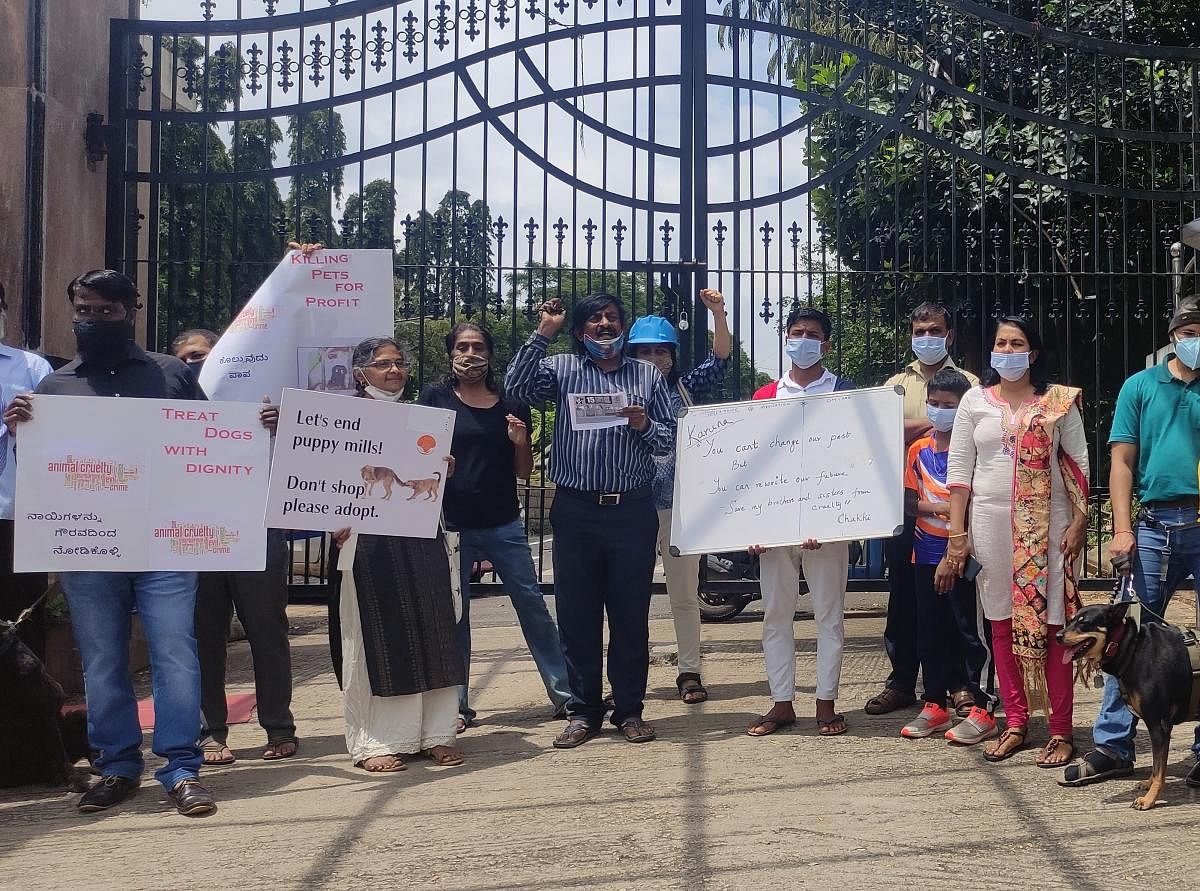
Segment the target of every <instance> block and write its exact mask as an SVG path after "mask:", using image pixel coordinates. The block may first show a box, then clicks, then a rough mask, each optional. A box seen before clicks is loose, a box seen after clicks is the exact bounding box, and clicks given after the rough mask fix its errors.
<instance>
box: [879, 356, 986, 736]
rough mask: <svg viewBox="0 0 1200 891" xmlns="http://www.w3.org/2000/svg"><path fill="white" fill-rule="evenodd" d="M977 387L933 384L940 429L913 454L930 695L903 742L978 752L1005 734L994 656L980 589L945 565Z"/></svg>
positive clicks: (944, 375) (908, 470) (916, 550)
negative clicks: (957, 420) (958, 463)
mask: <svg viewBox="0 0 1200 891" xmlns="http://www.w3.org/2000/svg"><path fill="white" fill-rule="evenodd" d="M970 387H971V383H970V381H968V380H967V378H966V377H965V376H964V375H963V374H962V373H961V372H959V371H958V370H956V369H953V368H943V369H941V370H940V371H938V372H937V373H935V374H934V376H933V377H932V378H930V380H929V384H928V386H927V388H926V400H925V403H926V413H927V415H928V417H929V423H930V424H931V425H932V428H933V429H932V430H931V431H930V432H929V434H928V435H927V436H925V437H923V438H921V439H918V440H917V441H915V442H914V443H913V444H912V445H911V446H910V447H909V449H908V459H907V461H906V462H905V469H904V506H905V512H906V513H907V515H908V516H911V517H915V518H916V528H915V531H914V533H913V563H914V564H915V566H914V570H915V580H916V601H917V604H916V605H917V654H918V657H919V658H920V662H921V673H922V676H923V678H924V681H925V693H924V696H923V697H922V698H923V699H924V708H923V709H922V710H921V713H920V714H919V715H917V717H916V718H914V719H913V720H912V721H911V722H909V723H908V724H906V725H905V726H904V728H903V729H902V730H901V731H900V735H901V736H904V737H907V738H909V739H922V738H925V737H928V736H932V735H934V734H935V733H942V732H943V731H944V732H945V736H946V739H948V740H950V742H952V743H958V744H960V745H974V744H976V743H980V742H983V741H984V740H986V739H992V738H993V737H995V736H996V735H997V734H998V733H999V729H998V728H997V727H996V720H995V718H993V717H992V711H993V709H994V708H995V702H996V699H995V696H994V695H992V692H993V687H994V684H993V681H992V659H991V651H990V648H989V646H988V644H987V643H985V641H986V638H987V634H986V632H984V633H981V632H980V628H979V622H978V612H977V610H976V602H975V601H976V592H975V583H974V581H970V580H967V579H965V578H959V576H958V573H957V572H955V571H953V569H952V568H951V567H950V566H949V565H948V564H947V562H946V544H947V541H948V537H949V529H948V526H949V517H950V490H949V488H948V486H947V484H946V473H947V458H948V455H949V452H950V434H951V431H952V430H953V428H954V415H955V412H956V411H957V410H958V403H959V400H960V399H962V396H963V394H964V393H966V392H967V390H969V389H970ZM948 706H949V708H948ZM958 708H963V709H964V710H965V711H966V715H965V720H963V721H962V722H961V723H960V724H958V726H956V727H953V728H951V723H952V718H951V711H950V709H954V710H956V711H957V709H958Z"/></svg>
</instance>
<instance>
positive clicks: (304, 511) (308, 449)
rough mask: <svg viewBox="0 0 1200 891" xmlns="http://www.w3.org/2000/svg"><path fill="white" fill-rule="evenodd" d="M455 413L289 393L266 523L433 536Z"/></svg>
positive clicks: (285, 397)
mask: <svg viewBox="0 0 1200 891" xmlns="http://www.w3.org/2000/svg"><path fill="white" fill-rule="evenodd" d="M453 434H454V412H452V411H447V410H446V409H442V408H430V407H428V406H424V405H408V404H404V403H396V402H377V401H375V400H373V399H358V398H355V397H353V396H335V395H333V394H331V393H320V392H315V391H306V390H291V389H289V390H284V391H283V402H282V404H281V405H280V407H279V431H278V433H277V435H276V437H275V456H274V461H273V463H272V466H271V484H270V489H269V492H268V494H267V516H266V525H268V526H271V527H272V528H283V529H314V530H320V531H323V532H333V531H334V530H337V529H344V528H347V527H349V528H350V529H353V530H354V531H355V532H366V533H371V534H375V535H404V536H409V537H412V538H433V537H434V535H436V534H437V527H438V519H439V517H440V516H441V513H442V494H443V493H444V492H445V488H446V487H445V483H446V474H447V469H448V468H447V463H446V456H447V455H448V454H450V440H451V438H452V437H453Z"/></svg>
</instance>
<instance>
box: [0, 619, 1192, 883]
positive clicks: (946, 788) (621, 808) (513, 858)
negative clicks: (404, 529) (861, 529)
mask: <svg viewBox="0 0 1200 891" xmlns="http://www.w3.org/2000/svg"><path fill="white" fill-rule="evenodd" d="M476 606H477V607H478V609H477V610H476V616H477V619H478V621H477V623H476V624H477V632H476V639H475V640H476V647H477V651H476V667H475V673H474V684H475V694H474V701H475V703H476V705H477V706H478V707H479V709H480V711H481V715H482V719H483V724H482V726H480V727H479V728H478V729H475V730H472V731H470V732H469V733H468V734H467V735H466V736H464V737H463V740H462V745H463V748H464V750H465V752H466V754H467V763H466V765H465V766H463V767H461V768H457V769H445V768H435V767H432V766H426V765H425V764H414V765H413V766H412V767H410V768H409V770H408V771H406V772H404V773H400V774H393V775H388V776H383V777H379V776H368V775H366V774H364V773H362V772H361V771H358V770H355V769H354V768H353V767H352V766H351V765H350V764H349V762H348V759H347V757H346V755H345V753H344V752H345V750H344V741H343V739H342V735H341V734H342V724H341V713H340V703H339V699H338V691H337V687H336V685H335V684H334V682H333V678H332V674H331V672H330V671H329V670H328V656H327V651H326V645H325V639H324V636H323V628H322V625H321V618H320V615H319V611H318V610H316V609H314V608H311V607H299V608H296V609H295V611H294V625H295V631H296V635H295V637H294V638H293V648H294V653H295V657H296V672H297V681H298V685H297V690H296V713H297V717H298V719H299V723H300V732H301V735H302V736H303V737H304V742H303V748H302V757H300V758H297V759H296V760H293V761H284V762H280V763H275V764H265V763H263V762H260V761H256V760H254V759H255V756H256V754H257V750H258V747H259V746H260V744H261V742H262V740H261V738H260V731H259V730H258V729H257V727H255V726H253V725H241V726H238V727H235V728H234V730H233V733H232V736H231V739H230V741H231V743H232V745H233V746H234V747H235V749H236V750H237V752H238V754H239V756H240V757H241V758H242V760H241V761H240V762H239V763H238V764H237V765H235V766H233V767H230V768H226V769H223V770H214V771H211V772H208V773H207V774H206V779H207V781H208V782H209V783H210V785H211V786H212V788H213V789H214V791H215V792H216V794H217V796H218V798H219V800H220V810H219V812H218V813H217V814H216V815H214V816H213V817H210V818H207V819H204V820H199V821H188V820H186V819H185V818H183V817H179V816H176V815H174V814H173V813H172V812H169V811H168V810H167V809H166V806H165V802H164V797H163V795H162V794H161V793H160V792H158V790H157V789H155V788H154V787H153V785H152V784H150V783H147V784H146V785H145V786H143V789H142V792H141V794H140V795H139V796H138V797H137V798H135V799H134V800H132V801H131V802H129V803H128V805H127V806H125V807H123V808H122V809H121V811H120V812H119V813H115V814H112V815H110V816H107V817H104V818H95V817H81V816H79V815H77V814H76V813H75V811H74V808H73V806H72V805H73V801H74V797H73V796H71V795H68V794H66V793H59V792H51V791H46V790H41V789H21V790H8V791H4V792H3V793H0V887H14V888H18V887H19V888H22V889H25V888H62V887H71V888H80V889H82V888H120V889H122V891H133V889H142V888H183V887H233V886H237V887H243V888H245V887H250V888H259V887H272V888H279V887H284V888H293V887H296V888H299V887H328V888H347V889H349V888H355V889H358V888H364V887H387V888H391V887H404V888H406V889H424V888H438V889H444V888H455V889H457V888H463V889H499V888H532V889H542V888H545V889H560V888H585V887H587V888H596V887H613V888H635V887H636V888H653V889H657V888H681V889H682V888H687V889H697V888H700V889H710V888H711V889H727V888H728V889H735V888H736V889H743V888H746V887H748V886H751V885H760V884H772V885H774V884H785V885H793V886H799V887H805V888H808V887H812V888H823V889H829V888H834V889H837V888H844V887H860V888H885V887H898V886H910V885H915V886H924V887H927V886H931V885H935V884H937V885H945V886H947V887H953V888H959V887H969V888H997V889H999V888H1011V887H1012V886H1014V885H1018V886H1020V885H1026V884H1028V885H1033V886H1035V887H1040V888H1070V889H1083V891H1090V889H1107V888H1114V889H1116V888H1121V889H1124V888H1126V887H1128V886H1129V885H1130V884H1131V883H1136V884H1138V885H1143V884H1145V885H1149V884H1153V885H1160V886H1162V887H1182V886H1184V885H1185V884H1186V883H1187V882H1188V881H1189V880H1188V879H1186V878H1185V877H1186V875H1189V874H1191V873H1192V872H1193V871H1194V869H1195V851H1196V844H1195V831H1196V830H1195V827H1196V824H1197V820H1198V819H1200V796H1198V795H1197V793H1196V791H1194V790H1190V789H1187V788H1186V787H1185V786H1184V784H1183V781H1182V775H1183V772H1184V771H1185V770H1186V769H1187V767H1188V764H1189V763H1190V762H1189V760H1188V753H1187V743H1188V741H1189V737H1190V733H1189V732H1186V730H1184V729H1181V731H1180V732H1177V733H1176V737H1175V741H1174V744H1173V746H1172V754H1171V769H1170V773H1171V781H1170V784H1169V786H1168V787H1167V790H1166V793H1165V795H1164V803H1163V804H1162V805H1161V806H1159V807H1156V808H1155V809H1154V810H1153V811H1150V812H1148V813H1138V812H1135V811H1132V810H1130V809H1129V803H1130V802H1131V801H1132V799H1133V798H1134V797H1135V792H1134V781H1133V780H1121V781H1117V782H1113V783H1110V784H1107V785H1104V786H1100V787H1094V788H1091V789H1084V790H1064V789H1060V788H1059V787H1058V786H1057V785H1055V783H1054V778H1055V773H1053V772H1049V771H1041V770H1037V769H1036V768H1035V767H1034V765H1033V752H1032V751H1029V752H1025V753H1022V754H1021V755H1019V756H1018V757H1016V758H1014V759H1013V760H1011V761H1009V762H1007V763H1005V764H1002V765H999V766H992V765H988V764H986V763H985V762H984V761H983V760H982V758H981V757H980V755H979V753H978V751H976V750H959V749H951V748H949V747H948V746H947V745H945V743H944V742H942V741H940V740H933V739H931V740H924V741H907V740H903V739H901V738H900V737H899V736H898V735H897V731H898V729H899V726H900V724H901V723H903V720H904V718H907V714H906V715H903V716H901V717H898V718H897V717H893V716H886V717H878V718H872V717H869V716H866V715H864V714H863V712H862V711H861V703H862V702H863V701H864V700H865V699H866V698H867V697H868V696H869V695H870V694H872V693H873V692H875V690H876V688H877V686H878V685H879V683H880V681H881V680H882V678H883V677H884V675H885V673H886V667H885V666H886V660H885V659H884V656H883V653H882V651H881V649H880V647H879V635H880V632H881V629H882V620H881V619H879V618H877V617H873V618H858V617H854V618H851V619H850V620H849V621H848V623H847V659H846V666H845V672H844V676H843V687H842V695H843V700H842V705H843V708H844V710H845V712H846V714H847V718H848V720H849V724H850V732H849V734H848V735H846V736H844V737H840V738H837V739H823V738H819V737H817V736H816V735H815V728H814V726H813V720H812V715H813V699H812V696H813V691H812V677H813V670H814V642H813V629H812V623H811V622H810V621H801V622H799V623H798V624H797V628H798V631H799V634H800V638H801V639H800V641H799V643H798V646H797V651H798V656H797V659H798V665H799V677H800V682H801V688H802V689H801V693H800V697H799V700H798V703H797V706H798V711H799V714H800V716H801V720H800V723H799V725H798V727H797V728H796V729H795V730H793V731H791V732H781V733H779V734H777V735H775V736H773V737H769V738H766V739H751V738H749V737H747V736H745V735H744V733H743V728H744V727H745V726H746V724H747V722H748V721H749V720H750V719H751V718H752V717H753V716H754V715H756V714H758V713H760V712H761V711H762V710H763V709H764V708H765V707H766V705H767V701H766V685H765V683H764V682H763V679H762V661H761V652H760V649H759V645H758V634H759V627H760V626H759V624H758V622H757V621H756V617H755V616H754V615H749V616H747V617H746V618H745V619H744V620H741V621H736V622H733V623H730V624H725V625H717V626H711V625H710V626H705V629H704V642H705V659H706V663H705V679H706V681H707V682H708V683H709V686H710V689H711V691H712V694H713V700H712V701H710V702H709V703H707V704H705V705H703V706H700V707H694V708H688V707H685V706H684V705H682V704H681V703H680V702H678V700H677V699H675V698H674V696H673V693H674V690H673V681H674V676H675V670H674V668H673V667H672V666H670V665H655V666H654V667H653V668H652V669H651V678H650V682H651V693H650V697H649V702H648V705H647V718H648V719H650V720H651V721H652V722H653V723H654V724H655V726H656V728H657V729H658V732H659V734H660V740H659V741H658V742H655V743H651V744H649V745H644V746H633V745H630V744H628V743H625V742H623V741H620V740H618V738H617V737H616V736H615V735H612V734H606V735H605V736H603V737H601V738H599V739H597V740H595V741H593V742H590V743H588V744H587V745H586V746H584V747H583V748H581V749H579V750H577V751H573V752H560V751H556V750H554V749H552V748H551V747H550V745H549V743H550V739H551V737H552V735H553V733H554V732H555V731H556V730H557V729H558V726H559V725H558V724H557V723H554V722H551V721H549V720H548V717H549V708H548V706H547V705H546V704H545V702H544V701H543V698H542V694H541V690H540V686H539V683H538V679H537V675H536V673H535V671H534V670H533V666H532V664H531V662H530V661H529V659H528V656H527V655H526V653H525V651H524V648H523V645H522V642H521V638H520V634H519V631H518V630H517V629H516V628H515V627H514V626H513V624H512V622H511V620H510V619H509V618H508V617H507V616H506V614H505V610H506V609H509V608H508V607H507V604H506V603H505V602H504V601H502V600H499V599H491V600H487V601H477V603H476ZM509 615H510V614H509ZM655 615H656V616H664V615H665V598H658V599H656V603H655ZM652 637H653V639H654V640H655V641H656V642H666V641H669V640H670V638H671V630H670V622H669V621H668V620H666V619H663V618H657V619H655V620H654V621H653V623H652ZM231 669H232V671H233V677H234V678H235V679H236V680H237V682H238V687H239V689H249V687H248V686H247V684H248V681H249V674H248V671H249V659H248V650H247V645H246V644H245V643H238V644H234V645H233V646H232V648H231ZM1097 701H1098V694H1097V692H1096V691H1094V690H1090V689H1089V690H1086V691H1084V690H1081V691H1079V696H1078V706H1077V710H1076V720H1075V723H1076V732H1077V734H1078V735H1079V736H1080V737H1081V738H1083V739H1086V738H1087V725H1088V723H1089V722H1090V719H1091V717H1092V715H1093V714H1094V711H1095V707H1096V703H1097ZM1044 736H1045V725H1044V723H1043V722H1042V721H1041V719H1040V718H1039V719H1036V720H1035V724H1034V730H1033V739H1034V740H1035V741H1037V742H1041V741H1042V740H1043V739H1044ZM151 760H152V763H151V766H153V759H151ZM1146 760H1147V759H1146V758H1145V757H1143V759H1142V761H1143V764H1144V763H1145V761H1146ZM1144 774H1145V768H1144V767H1143V769H1142V770H1141V771H1140V772H1139V775H1138V776H1139V777H1140V776H1143V775H1144Z"/></svg>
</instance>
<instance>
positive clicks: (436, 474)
mask: <svg viewBox="0 0 1200 891" xmlns="http://www.w3.org/2000/svg"><path fill="white" fill-rule="evenodd" d="M433 475H434V476H436V477H437V479H438V482H439V483H440V482H441V481H442V472H441V471H440V470H435V471H434V472H433Z"/></svg>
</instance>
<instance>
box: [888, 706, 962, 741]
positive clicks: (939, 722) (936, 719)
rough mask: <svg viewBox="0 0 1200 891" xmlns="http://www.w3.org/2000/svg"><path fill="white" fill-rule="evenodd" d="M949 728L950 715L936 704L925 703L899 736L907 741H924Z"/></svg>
mask: <svg viewBox="0 0 1200 891" xmlns="http://www.w3.org/2000/svg"><path fill="white" fill-rule="evenodd" d="M949 726H950V713H949V712H948V711H946V709H945V708H944V707H942V706H940V705H938V704H937V703H936V702H927V703H925V708H923V709H921V714H919V715H917V716H916V717H915V718H913V720H912V721H910V722H909V723H908V724H906V725H905V726H904V728H903V729H902V730H901V731H900V735H901V736H904V737H907V738H908V739H924V738H925V737H927V736H933V735H934V734H935V733H939V732H941V731H942V730H945V729H946V728H947V727H949Z"/></svg>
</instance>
